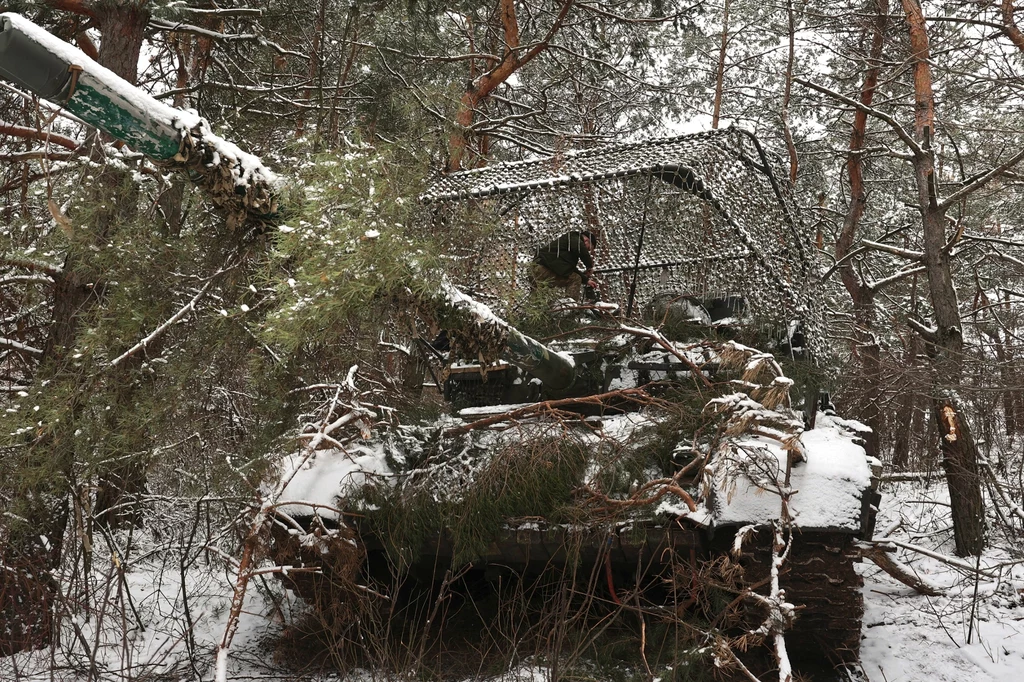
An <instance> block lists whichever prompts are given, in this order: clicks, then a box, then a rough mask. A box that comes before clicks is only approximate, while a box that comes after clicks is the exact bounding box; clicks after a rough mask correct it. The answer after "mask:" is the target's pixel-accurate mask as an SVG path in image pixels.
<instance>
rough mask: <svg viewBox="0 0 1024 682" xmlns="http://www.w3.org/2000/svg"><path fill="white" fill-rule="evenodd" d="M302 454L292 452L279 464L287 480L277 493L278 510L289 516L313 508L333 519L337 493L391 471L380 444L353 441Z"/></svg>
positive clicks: (283, 476) (303, 514) (304, 514)
mask: <svg viewBox="0 0 1024 682" xmlns="http://www.w3.org/2000/svg"><path fill="white" fill-rule="evenodd" d="M306 455H307V453H305V452H299V453H295V454H293V455H290V456H289V457H287V458H286V459H285V461H284V463H283V464H282V469H283V471H282V480H287V479H288V478H289V477H291V480H290V481H289V482H288V485H287V486H285V488H284V491H283V492H282V494H281V498H280V503H281V507H280V510H281V511H283V512H284V513H286V514H290V515H293V516H310V515H311V514H312V513H313V509H314V508H315V509H316V513H317V514H318V515H320V516H322V517H324V518H330V519H337V518H338V512H337V511H335V510H334V509H332V507H336V505H337V499H338V496H339V495H341V494H343V493H345V492H346V491H349V490H352V489H354V488H356V487H358V486H360V485H363V484H364V483H365V482H366V480H367V479H368V478H369V477H372V476H386V475H389V474H390V473H391V469H390V468H389V467H388V465H387V462H386V461H385V459H384V448H383V446H381V445H380V444H372V445H354V446H351V447H349V448H348V449H347V451H342V450H336V449H327V450H318V451H317V452H316V453H315V456H313V457H310V458H308V459H307V457H306ZM319 505H323V506H319Z"/></svg>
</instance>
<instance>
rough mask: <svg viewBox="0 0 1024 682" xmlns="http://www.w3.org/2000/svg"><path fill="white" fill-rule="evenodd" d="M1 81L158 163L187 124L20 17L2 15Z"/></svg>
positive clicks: (170, 153)
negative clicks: (47, 103)
mask: <svg viewBox="0 0 1024 682" xmlns="http://www.w3.org/2000/svg"><path fill="white" fill-rule="evenodd" d="M0 76H3V77H4V78H6V79H7V80H9V81H11V82H13V83H15V84H16V85H18V86H19V87H21V88H23V89H25V90H28V91H29V92H31V93H32V94H34V95H37V96H39V97H42V98H43V99H47V100H50V101H51V102H54V103H55V104H58V105H60V106H61V107H63V108H64V109H66V110H67V111H69V112H70V113H72V114H74V115H75V116H77V117H78V118H80V119H82V120H83V121H85V122H86V123H88V124H89V125H91V126H93V127H96V128H99V129H100V130H103V131H104V132H106V133H108V134H109V135H110V136H112V137H114V138H116V139H118V140H121V141H122V142H125V143H126V144H128V145H130V146H131V147H132V149H135V150H136V151H139V152H141V153H143V154H145V155H146V156H148V157H150V158H153V159H156V160H168V159H171V158H173V157H174V156H175V154H177V153H178V150H179V149H180V146H181V133H180V132H179V130H181V129H182V128H191V127H192V126H191V125H189V123H190V121H189V120H186V119H189V118H193V119H197V120H196V121H193V122H192V123H195V122H198V117H195V116H188V115H185V114H184V112H181V111H179V110H177V109H175V108H173V107H170V106H168V105H166V104H163V103H162V102H160V101H158V100H156V99H154V98H153V97H152V96H150V95H148V94H146V93H145V92H143V91H141V90H139V89H138V88H136V87H135V86H133V85H132V84H131V83H128V82H127V81H125V80H124V79H123V78H121V77H120V76H118V75H117V74H115V73H114V72H113V71H110V70H109V69H107V68H104V67H103V66H100V65H99V64H97V63H96V62H95V61H93V60H92V59H90V58H89V57H88V56H87V55H86V54H85V53H84V52H82V51H81V50H78V49H76V48H75V47H72V46H71V45H68V44H67V43H65V42H64V41H63V40H61V39H59V38H57V37H56V36H54V35H51V34H50V33H48V32H47V31H45V30H43V29H42V28H40V27H38V26H36V25H35V24H33V23H32V22H31V21H29V20H27V19H25V18H24V17H22V16H20V15H18V14H13V13H6V14H3V15H0Z"/></svg>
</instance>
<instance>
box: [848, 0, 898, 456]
mask: <svg viewBox="0 0 1024 682" xmlns="http://www.w3.org/2000/svg"><path fill="white" fill-rule="evenodd" d="M888 17H889V0H876V2H875V20H874V22H873V24H872V32H871V50H870V52H869V53H868V58H867V65H868V68H867V71H865V73H864V83H863V84H862V85H861V89H860V101H861V103H862V104H863V105H864V106H866V107H870V106H871V102H872V101H873V100H874V97H875V90H876V89H877V87H878V75H879V70H880V68H879V65H880V64H881V58H882V47H883V43H884V38H885V30H886V26H887V25H888ZM867 125H868V115H867V112H866V111H864V110H861V109H858V110H857V111H856V112H855V113H854V116H853V127H852V130H851V131H850V146H849V151H848V153H847V157H846V175H847V181H848V182H849V184H850V205H849V206H848V207H847V210H846V216H845V217H844V219H843V227H842V230H841V231H840V233H839V239H837V240H836V260H837V261H843V259H846V258H847V256H848V255H849V253H850V251H851V250H852V249H853V244H854V241H855V239H856V236H857V231H858V229H859V228H860V222H861V218H862V217H863V216H864V210H865V208H866V207H867V192H866V191H865V189H864V163H863V152H864V140H865V138H866V136H867ZM839 277H840V279H841V280H842V282H843V286H844V287H845V288H846V291H847V292H848V293H849V294H850V299H851V301H852V302H853V315H854V340H855V343H856V349H855V352H856V356H857V358H858V360H859V362H860V370H861V379H862V382H861V390H860V392H859V396H858V400H857V404H858V408H859V414H858V416H859V417H860V418H861V419H862V420H863V421H864V423H865V424H866V425H867V426H869V427H871V433H870V434H869V435H868V436H866V437H865V441H866V445H867V450H868V452H870V453H871V454H874V455H876V454H878V453H879V438H880V436H881V433H882V429H883V427H884V424H883V412H882V410H881V399H882V387H881V354H880V349H879V345H878V339H877V338H876V337H875V330H874V327H875V289H874V288H873V287H871V286H870V284H869V283H867V282H865V281H864V280H863V279H862V278H861V277H860V275H859V274H858V273H857V271H856V269H855V268H854V264H853V260H852V259H848V260H846V261H845V262H844V263H843V265H841V266H840V267H839Z"/></svg>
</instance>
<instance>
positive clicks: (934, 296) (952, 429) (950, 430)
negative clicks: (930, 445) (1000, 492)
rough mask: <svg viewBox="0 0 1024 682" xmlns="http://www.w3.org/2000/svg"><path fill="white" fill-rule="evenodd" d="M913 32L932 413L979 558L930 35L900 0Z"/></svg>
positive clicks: (963, 540) (977, 489)
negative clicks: (930, 319) (939, 172)
mask: <svg viewBox="0 0 1024 682" xmlns="http://www.w3.org/2000/svg"><path fill="white" fill-rule="evenodd" d="M902 1H903V9H904V12H905V13H906V17H907V23H908V25H909V31H910V49H911V64H912V65H913V69H914V100H915V107H914V132H915V137H916V139H917V140H918V142H919V143H920V145H921V148H920V150H918V151H916V152H915V154H914V157H913V164H914V180H915V182H916V184H917V193H918V207H919V209H920V211H921V218H922V221H921V222H922V226H923V230H924V265H925V268H926V273H927V275H928V292H929V297H930V299H931V304H932V310H933V311H934V315H935V330H934V333H933V334H931V335H930V336H931V338H930V339H928V340H929V341H931V343H932V347H933V351H932V353H931V365H932V377H933V379H932V382H933V385H932V413H933V416H934V418H935V423H936V425H937V426H938V434H939V443H940V447H939V451H940V453H941V455H942V466H943V469H944V470H945V472H946V481H947V483H948V485H949V493H950V504H951V506H952V513H953V533H954V536H955V540H956V552H957V554H958V555H960V556H967V555H977V554H980V553H981V551H982V549H983V548H984V541H985V534H984V527H985V526H984V501H983V499H982V495H981V478H980V477H979V475H978V451H977V447H976V445H975V443H974V441H973V439H972V436H971V433H970V430H969V429H968V428H967V422H966V420H965V419H964V417H963V411H962V409H961V408H960V406H959V404H958V401H957V399H956V389H957V388H958V387H959V386H960V379H961V376H962V374H963V332H962V330H961V323H960V309H959V305H958V303H957V297H956V288H955V287H954V285H953V274H952V268H951V267H950V262H949V250H948V249H947V248H946V230H945V226H946V216H945V211H944V209H942V207H941V206H940V204H939V201H938V191H937V187H936V184H937V183H936V178H935V156H934V154H933V152H932V145H931V142H932V137H933V135H934V130H935V125H934V120H935V98H934V95H933V93H932V74H931V67H930V66H929V60H930V59H931V54H930V48H929V44H928V32H927V27H926V25H925V20H924V15H923V14H922V12H921V6H920V4H919V3H918V0H902Z"/></svg>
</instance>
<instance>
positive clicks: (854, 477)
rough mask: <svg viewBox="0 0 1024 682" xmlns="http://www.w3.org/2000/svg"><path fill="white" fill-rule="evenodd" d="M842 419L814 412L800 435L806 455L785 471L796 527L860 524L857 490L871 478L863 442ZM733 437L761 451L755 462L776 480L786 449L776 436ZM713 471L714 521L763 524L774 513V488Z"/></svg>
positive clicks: (783, 466)
mask: <svg viewBox="0 0 1024 682" xmlns="http://www.w3.org/2000/svg"><path fill="white" fill-rule="evenodd" d="M842 421H843V420H836V419H835V418H834V417H831V416H829V415H826V414H823V413H819V414H818V417H817V421H816V427H815V428H814V429H812V430H810V431H804V432H803V434H801V436H800V445H801V446H802V448H803V451H804V459H805V460H806V461H804V462H797V463H795V464H794V466H793V469H792V472H791V477H790V488H791V489H793V490H795V491H796V492H795V494H793V496H792V498H791V500H790V514H791V515H792V517H793V521H794V523H795V524H796V525H797V526H798V527H800V528H805V529H825V528H834V529H844V530H850V531H857V530H858V529H859V528H860V515H861V504H862V502H861V496H862V494H863V491H864V490H865V489H867V488H868V487H869V485H870V483H871V470H870V467H869V465H868V462H867V459H866V456H865V452H864V448H862V447H861V446H860V445H858V444H856V443H855V442H853V440H852V439H851V434H850V433H849V431H848V430H847V429H846V428H845V427H844V426H843V425H842V424H841V423H840V422H842ZM737 443H738V445H739V446H740V447H741V448H742V449H743V450H745V451H746V452H748V453H751V456H754V457H758V456H763V457H764V458H765V464H764V465H762V466H761V467H759V468H761V469H764V468H765V467H768V468H769V469H770V476H773V477H776V480H778V481H779V482H780V484H781V482H782V480H783V478H784V476H785V471H786V458H787V454H786V452H785V451H784V450H783V449H782V446H781V445H780V444H779V443H778V442H777V441H775V440H773V439H769V438H763V437H744V438H739V439H737ZM755 453H756V454H755ZM715 475H716V477H717V478H716V480H715V487H716V488H717V489H718V492H719V494H718V505H717V508H716V510H715V512H716V513H715V516H716V522H717V523H718V524H722V525H745V524H749V523H754V524H765V523H768V522H770V521H772V520H774V519H777V518H779V515H780V511H781V501H780V498H779V495H778V492H777V489H776V490H773V489H767V490H766V489H763V488H759V487H758V486H756V485H754V483H753V482H752V481H751V480H750V479H749V478H748V477H747V476H745V475H743V474H740V475H739V476H738V477H737V479H736V480H735V481H731V480H725V474H724V467H722V466H719V468H718V469H717V470H716V474H715Z"/></svg>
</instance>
